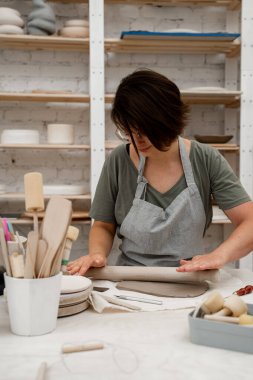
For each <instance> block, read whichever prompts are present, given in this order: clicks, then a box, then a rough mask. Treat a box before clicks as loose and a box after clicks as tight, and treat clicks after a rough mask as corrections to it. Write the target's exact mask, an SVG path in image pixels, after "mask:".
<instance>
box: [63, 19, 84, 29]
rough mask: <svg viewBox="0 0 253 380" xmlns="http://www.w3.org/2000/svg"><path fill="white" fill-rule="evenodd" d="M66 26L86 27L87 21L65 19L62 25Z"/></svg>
mask: <svg viewBox="0 0 253 380" xmlns="http://www.w3.org/2000/svg"><path fill="white" fill-rule="evenodd" d="M68 26H82V27H85V28H88V27H89V21H87V20H82V19H73V20H67V21H65V23H64V27H68Z"/></svg>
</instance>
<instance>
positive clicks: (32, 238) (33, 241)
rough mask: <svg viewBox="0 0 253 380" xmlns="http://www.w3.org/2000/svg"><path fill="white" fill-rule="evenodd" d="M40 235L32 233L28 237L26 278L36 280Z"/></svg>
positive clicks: (35, 232)
mask: <svg viewBox="0 0 253 380" xmlns="http://www.w3.org/2000/svg"><path fill="white" fill-rule="evenodd" d="M38 238H39V233H38V232H37V231H30V232H29V233H28V235H27V248H26V255H25V258H26V259H25V273H24V277H25V278H35V277H36V275H35V262H36V257H37V248H38Z"/></svg>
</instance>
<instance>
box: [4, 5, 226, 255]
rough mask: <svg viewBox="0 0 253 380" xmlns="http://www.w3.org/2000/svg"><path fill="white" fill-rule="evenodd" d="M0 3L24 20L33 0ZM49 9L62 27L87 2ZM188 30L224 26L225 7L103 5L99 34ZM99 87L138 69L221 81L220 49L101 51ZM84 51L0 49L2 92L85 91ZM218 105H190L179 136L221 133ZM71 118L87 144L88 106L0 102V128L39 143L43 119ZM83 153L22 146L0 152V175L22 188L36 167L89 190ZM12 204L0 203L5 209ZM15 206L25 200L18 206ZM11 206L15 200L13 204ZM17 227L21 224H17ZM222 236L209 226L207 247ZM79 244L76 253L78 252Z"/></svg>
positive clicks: (192, 82)
mask: <svg viewBox="0 0 253 380" xmlns="http://www.w3.org/2000/svg"><path fill="white" fill-rule="evenodd" d="M0 6H8V7H13V8H16V9H18V10H19V11H20V12H21V13H22V15H23V16H24V18H26V16H27V15H28V13H29V12H30V11H31V1H18V0H16V1H12V0H11V1H7V0H6V1H3V0H2V1H0ZM51 6H52V8H53V9H54V11H55V14H56V16H57V24H58V27H60V26H61V25H62V24H63V22H64V20H67V19H70V18H82V17H84V18H86V19H87V18H88V5H85V4H84V5H80V4H71V5H66V4H65V5H64V4H54V3H51ZM171 28H191V29H194V30H198V31H202V32H208V31H211V32H218V31H225V30H226V12H225V9H224V8H212V7H210V8H201V7H185V8H182V7H178V8H173V7H153V6H133V5H114V6H112V5H106V6H105V36H106V37H114V38H118V37H119V36H120V33H121V31H122V30H129V29H131V30H139V29H142V30H150V31H165V30H168V29H171ZM105 60H106V67H105V88H106V92H113V91H115V89H116V87H117V85H118V83H119V81H120V79H121V78H122V77H124V76H125V75H126V74H128V73H130V72H132V71H133V70H135V69H136V68H138V67H149V68H151V69H155V70H157V71H160V72H161V73H163V74H165V75H167V76H168V77H169V78H170V79H171V80H173V81H175V82H176V83H177V85H178V86H179V87H180V88H181V89H183V88H187V87H193V86H224V80H225V77H224V57H223V56H222V55H216V56H213V55H169V54H160V55H149V54H147V55H146V54H145V55H142V54H121V55H120V54H106V57H105ZM88 62H89V57H88V54H85V53H75V52H74V53H73V52H71V53H68V52H47V51H18V50H16V51H15V50H0V91H13V92H15V91H17V92H22V91H32V90H35V89H40V90H41V89H44V90H46V89H49V90H64V91H66V90H67V91H72V92H84V93H87V92H88V89H89V78H88V73H89V67H88ZM223 111H224V110H223V107H222V106H193V107H192V112H191V119H190V122H189V126H188V128H187V130H186V133H185V135H187V136H193V135H194V134H195V133H200V132H201V133H202V134H205V133H206V134H208V132H211V133H214V134H215V133H217V134H219V133H224V112H223ZM52 122H69V123H73V124H74V125H75V135H76V141H75V142H76V143H87V144H88V143H89V108H88V107H87V106H81V105H69V104H68V105H66V104H42V103H38V104H36V103H0V130H2V129H4V128H35V129H38V130H39V131H40V136H41V142H45V141H46V125H47V123H52ZM106 138H107V139H113V138H114V127H113V125H112V124H111V122H110V109H109V107H106ZM89 166H90V162H89V155H88V154H87V153H86V154H82V153H73V152H72V153H66V152H64V151H62V152H60V151H57V152H48V151H46V152H43V151H37V152H36V151H34V152H30V151H28V150H24V151H23V150H17V151H14V150H13V151H0V178H2V180H3V181H4V182H5V183H6V185H7V189H8V190H9V191H12V192H14V191H21V190H22V186H23V175H24V173H25V172H27V171H30V170H33V171H35V170H36V171H41V172H42V173H43V176H44V182H45V183H51V184H52V183H62V184H70V183H83V182H84V183H85V185H86V188H87V191H89V176H90V172H89ZM6 206H7V209H8V210H11V209H12V207H11V205H10V204H9V202H8V204H7V205H6V204H3V202H2V203H1V202H0V212H1V210H3V208H4V209H5V210H6ZM18 207H20V209H22V208H23V207H24V206H23V204H20V205H18ZM15 208H16V205H15ZM20 230H22V228H21V227H20ZM87 233H88V227H82V233H81V237H80V239H79V240H78V242H77V243H76V244H75V246H74V253H73V256H78V255H79V254H80V253H81V251H82V252H84V251H85V250H86V248H87ZM222 239H223V228H222V227H221V226H217V225H215V226H212V227H211V228H210V229H209V230H208V232H207V237H206V246H207V248H208V249H212V248H213V247H214V246H215V245H217V244H218V243H219V242H220V241H221V240H222ZM80 250H81V251H80Z"/></svg>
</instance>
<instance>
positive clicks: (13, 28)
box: [0, 7, 25, 34]
mask: <svg viewBox="0 0 253 380" xmlns="http://www.w3.org/2000/svg"><path fill="white" fill-rule="evenodd" d="M24 24H25V23H24V20H23V19H22V18H21V15H20V13H19V11H17V10H16V9H12V8H6V7H1V8H0V34H24V29H23V27H24Z"/></svg>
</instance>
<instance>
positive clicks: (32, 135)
mask: <svg viewBox="0 0 253 380" xmlns="http://www.w3.org/2000/svg"><path fill="white" fill-rule="evenodd" d="M1 144H35V145H37V144H39V132H38V131H34V130H33V129H4V130H3V132H2V134H1Z"/></svg>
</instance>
